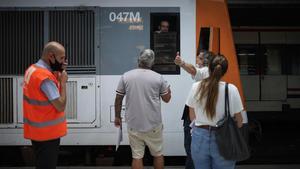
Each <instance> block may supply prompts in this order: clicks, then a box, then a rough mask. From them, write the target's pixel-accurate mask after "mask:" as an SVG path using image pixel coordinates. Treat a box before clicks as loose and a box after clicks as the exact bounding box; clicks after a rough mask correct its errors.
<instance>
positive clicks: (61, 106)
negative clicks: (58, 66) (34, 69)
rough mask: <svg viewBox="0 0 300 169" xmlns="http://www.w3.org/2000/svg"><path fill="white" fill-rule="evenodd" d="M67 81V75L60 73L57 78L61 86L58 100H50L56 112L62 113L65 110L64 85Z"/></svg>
mask: <svg viewBox="0 0 300 169" xmlns="http://www.w3.org/2000/svg"><path fill="white" fill-rule="evenodd" d="M67 81H68V74H67V72H66V71H62V73H61V74H60V77H59V82H60V86H61V91H60V96H59V98H57V99H55V100H52V101H51V104H52V105H53V106H54V107H55V109H56V110H58V111H59V112H62V111H64V110H65V108H66V103H67V98H66V83H67Z"/></svg>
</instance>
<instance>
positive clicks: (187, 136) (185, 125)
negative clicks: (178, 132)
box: [182, 105, 194, 169]
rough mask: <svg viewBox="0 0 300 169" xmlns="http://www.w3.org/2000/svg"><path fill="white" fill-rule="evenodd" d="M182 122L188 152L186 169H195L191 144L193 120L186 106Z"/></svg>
mask: <svg viewBox="0 0 300 169" xmlns="http://www.w3.org/2000/svg"><path fill="white" fill-rule="evenodd" d="M182 120H183V129H184V149H185V152H186V159H185V169H194V163H193V159H192V155H191V142H192V136H191V127H190V123H191V120H190V118H189V108H188V106H186V105H185V108H184V111H183V115H182Z"/></svg>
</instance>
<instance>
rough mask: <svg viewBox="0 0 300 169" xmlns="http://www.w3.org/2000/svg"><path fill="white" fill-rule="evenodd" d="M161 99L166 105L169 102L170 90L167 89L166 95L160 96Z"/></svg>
mask: <svg viewBox="0 0 300 169" xmlns="http://www.w3.org/2000/svg"><path fill="white" fill-rule="evenodd" d="M161 99H162V100H163V101H164V102H166V103H168V102H169V101H170V100H171V89H170V87H168V92H167V93H166V94H163V95H161Z"/></svg>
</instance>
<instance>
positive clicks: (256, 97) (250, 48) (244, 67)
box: [234, 31, 299, 111]
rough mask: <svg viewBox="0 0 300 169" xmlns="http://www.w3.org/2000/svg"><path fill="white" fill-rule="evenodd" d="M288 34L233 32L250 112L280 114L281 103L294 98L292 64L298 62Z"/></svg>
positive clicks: (291, 37) (294, 46)
mask: <svg viewBox="0 0 300 169" xmlns="http://www.w3.org/2000/svg"><path fill="white" fill-rule="evenodd" d="M289 34H291V33H290V32H285V31H249V32H248V31H236V32H235V33H234V35H235V43H236V51H237V56H238V60H239V68H240V74H241V79H242V83H243V87H244V92H245V97H246V100H247V101H248V102H249V103H250V104H249V105H252V108H251V109H252V110H258V111H261V110H263V111H264V110H268V111H271V110H276V111H281V110H282V105H283V104H290V103H289V101H288V100H289V98H290V97H293V98H295V97H294V96H295V95H293V96H290V95H289V93H294V94H295V93H296V92H297V91H298V90H297V89H298V87H289V86H295V85H294V84H296V81H297V77H298V76H295V74H297V71H298V69H297V68H296V66H295V65H297V63H299V62H297V57H295V56H296V54H297V52H295V51H297V47H296V46H297V45H295V44H296V43H297V42H295V41H293V40H292V39H295V37H293V36H288V35H289ZM292 34H295V33H292ZM295 58H296V60H295ZM292 84H293V85H292ZM296 86H297V85H296ZM290 88H292V89H290ZM295 91H296V92H295ZM251 103H252V104H251ZM253 103H256V104H253Z"/></svg>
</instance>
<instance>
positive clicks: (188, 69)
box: [174, 52, 196, 76]
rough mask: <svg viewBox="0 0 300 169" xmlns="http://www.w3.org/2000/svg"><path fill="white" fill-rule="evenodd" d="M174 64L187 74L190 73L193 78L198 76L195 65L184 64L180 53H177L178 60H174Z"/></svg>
mask: <svg viewBox="0 0 300 169" xmlns="http://www.w3.org/2000/svg"><path fill="white" fill-rule="evenodd" d="M174 63H175V64H176V65H178V66H180V67H182V68H183V69H184V70H185V71H186V72H188V73H189V74H191V75H192V76H195V75H196V68H195V66H194V65H192V64H190V63H186V62H184V60H183V59H181V57H180V55H179V52H177V55H176V58H175V60H174Z"/></svg>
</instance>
